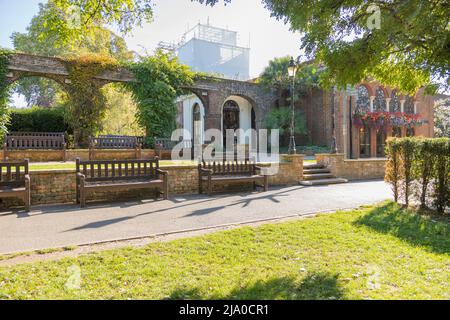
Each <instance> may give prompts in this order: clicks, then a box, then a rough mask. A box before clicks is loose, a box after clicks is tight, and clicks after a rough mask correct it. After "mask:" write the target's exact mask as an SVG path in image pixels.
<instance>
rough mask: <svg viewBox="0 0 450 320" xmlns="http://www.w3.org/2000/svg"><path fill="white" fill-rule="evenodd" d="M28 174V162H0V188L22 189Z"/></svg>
mask: <svg viewBox="0 0 450 320" xmlns="http://www.w3.org/2000/svg"><path fill="white" fill-rule="evenodd" d="M26 174H28V160H24V161H14V162H3V161H1V162H0V187H5V186H8V187H21V186H24V185H25V175H26Z"/></svg>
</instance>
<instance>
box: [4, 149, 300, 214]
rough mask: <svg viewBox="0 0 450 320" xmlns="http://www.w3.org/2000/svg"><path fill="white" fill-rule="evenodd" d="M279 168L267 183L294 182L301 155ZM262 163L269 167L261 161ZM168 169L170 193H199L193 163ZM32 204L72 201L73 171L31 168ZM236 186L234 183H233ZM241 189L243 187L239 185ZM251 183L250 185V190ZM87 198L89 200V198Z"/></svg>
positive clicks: (100, 196) (131, 194)
mask: <svg viewBox="0 0 450 320" xmlns="http://www.w3.org/2000/svg"><path fill="white" fill-rule="evenodd" d="M282 160H283V161H282V162H281V163H280V164H279V166H280V167H279V170H278V172H277V173H275V174H274V175H272V176H271V177H270V179H269V184H270V185H272V186H273V185H295V184H297V183H298V182H299V181H300V180H302V178H303V156H302V155H294V156H283V157H282ZM261 166H265V167H267V166H269V164H262V165H261ZM161 169H163V170H167V171H168V172H169V178H168V179H169V193H170V194H172V195H173V194H188V193H197V192H198V169H197V166H195V165H179V166H162V167H161ZM30 176H31V204H32V205H36V204H55V203H69V202H74V201H75V193H76V189H75V170H39V171H32V172H31V173H30ZM235 186H236V185H235ZM237 186H238V187H239V190H242V186H239V185H237ZM228 188H232V186H223V187H222V189H219V190H216V191H225V190H227V189H228ZM250 188H251V185H250V184H249V189H248V190H250ZM152 196H153V193H152V191H151V190H131V191H127V192H120V193H118V192H101V193H97V194H95V199H97V200H108V201H109V200H111V201H112V200H114V201H117V200H126V199H132V198H151V197H152ZM0 201H1V207H10V206H15V205H21V203H20V202H19V200H16V199H2V200H0ZM88 201H89V199H88Z"/></svg>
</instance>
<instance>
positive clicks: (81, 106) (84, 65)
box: [65, 54, 119, 147]
mask: <svg viewBox="0 0 450 320" xmlns="http://www.w3.org/2000/svg"><path fill="white" fill-rule="evenodd" d="M65 64H66V67H67V70H68V71H69V80H70V85H68V86H67V92H68V100H67V102H66V104H65V106H66V118H67V121H68V123H69V124H70V125H71V127H72V128H73V132H74V143H75V145H76V146H77V147H81V146H87V144H88V139H89V136H91V135H95V134H96V133H97V131H98V130H99V128H100V123H101V120H102V118H103V117H104V115H105V111H106V98H105V96H104V95H103V93H102V91H101V90H100V89H101V87H102V85H103V83H101V82H100V81H98V80H95V79H94V77H95V76H97V75H99V74H101V73H102V72H104V71H106V70H114V69H116V68H118V67H119V64H118V62H117V61H116V60H115V59H114V58H111V57H108V56H101V55H96V54H90V55H85V56H80V57H75V58H68V59H66V60H65Z"/></svg>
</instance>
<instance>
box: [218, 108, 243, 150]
mask: <svg viewBox="0 0 450 320" xmlns="http://www.w3.org/2000/svg"><path fill="white" fill-rule="evenodd" d="M239 115H240V110H239V105H238V104H237V102H236V101H234V100H227V101H225V104H224V105H223V109H222V134H223V145H224V146H226V145H227V130H234V131H236V130H237V129H239V127H240V124H239ZM237 143H238V137H237V135H236V133H235V134H234V137H233V142H232V144H233V145H234V144H237Z"/></svg>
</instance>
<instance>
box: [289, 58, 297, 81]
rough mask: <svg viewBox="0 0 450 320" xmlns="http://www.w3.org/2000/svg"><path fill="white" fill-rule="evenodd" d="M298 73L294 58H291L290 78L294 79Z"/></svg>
mask: <svg viewBox="0 0 450 320" xmlns="http://www.w3.org/2000/svg"><path fill="white" fill-rule="evenodd" d="M296 71H297V66H296V64H295V61H294V58H293V57H291V61H289V66H288V74H289V77H290V78H292V77H294V76H295V72H296Z"/></svg>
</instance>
